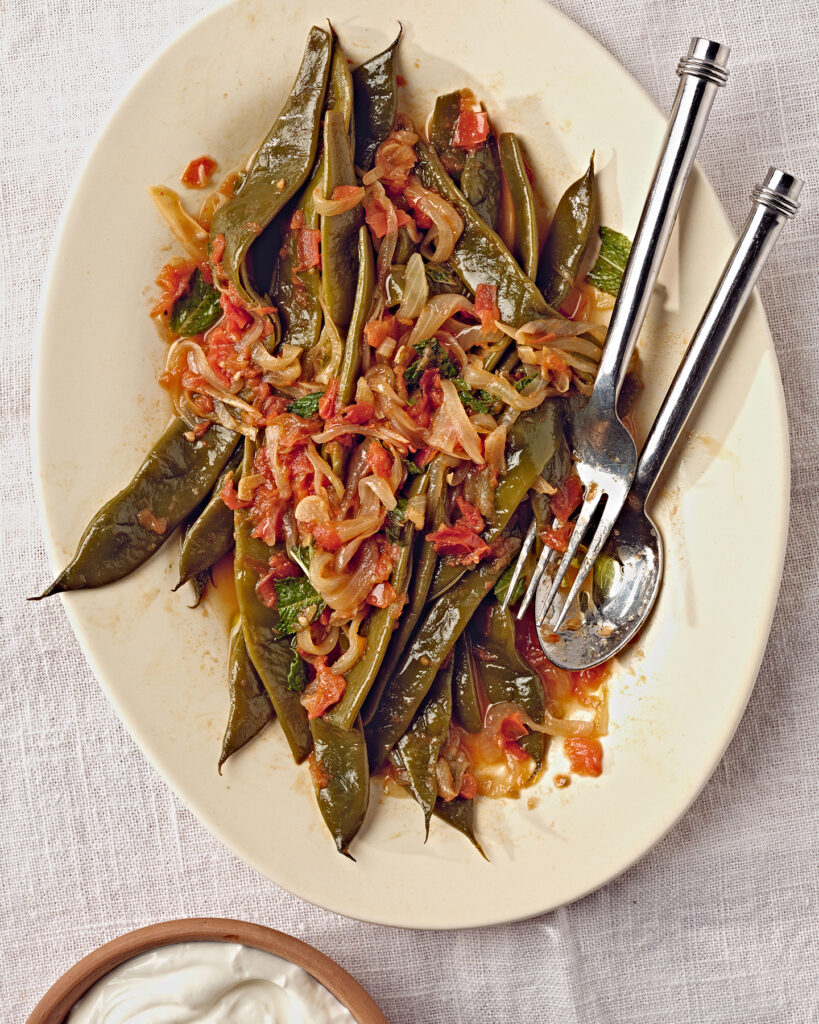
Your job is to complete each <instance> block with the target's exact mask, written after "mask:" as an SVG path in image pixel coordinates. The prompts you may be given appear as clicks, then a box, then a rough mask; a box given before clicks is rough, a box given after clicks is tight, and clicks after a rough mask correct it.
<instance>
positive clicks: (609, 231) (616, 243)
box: [586, 226, 631, 295]
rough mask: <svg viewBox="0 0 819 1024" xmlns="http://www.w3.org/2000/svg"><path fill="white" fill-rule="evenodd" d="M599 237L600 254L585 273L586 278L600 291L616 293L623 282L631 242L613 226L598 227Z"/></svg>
mask: <svg viewBox="0 0 819 1024" xmlns="http://www.w3.org/2000/svg"><path fill="white" fill-rule="evenodd" d="M600 238H601V239H602V245H601V246H600V254H599V255H598V257H597V261H596V263H595V264H594V266H593V267H592V269H591V271H590V273H588V274H587V275H586V280H587V281H588V282H589V284H593V285H594V287H595V288H599V289H600V291H601V292H606V293H607V294H609V295H617V294H618V292H619V291H620V285H621V284H622V283H623V271H624V270H625V269H626V263H627V262H628V257H629V253H630V252H631V242H630V241H629V239H628V238H626V236H625V235H622V234H620V232H619V231H615V230H614V228H607V227H603V226H601V227H600Z"/></svg>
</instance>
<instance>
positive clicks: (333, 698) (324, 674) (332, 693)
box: [299, 655, 347, 718]
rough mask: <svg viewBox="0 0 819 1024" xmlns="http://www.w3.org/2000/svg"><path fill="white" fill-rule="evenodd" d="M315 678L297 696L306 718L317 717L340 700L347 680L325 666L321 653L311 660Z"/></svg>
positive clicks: (324, 657)
mask: <svg viewBox="0 0 819 1024" xmlns="http://www.w3.org/2000/svg"><path fill="white" fill-rule="evenodd" d="M313 664H314V665H315V669H316V678H315V679H314V680H313V682H312V683H310V685H309V686H308V687H307V689H306V690H305V691H304V693H303V694H302V695H301V697H299V701H300V702H301V705H302V707H303V708H305V709H306V711H307V717H308V718H318V717H319V716H320V715H323V714H324V712H325V711H326V710H327V708H329V707H331V706H332V705H333V704H335V703H336V702H337V701H339V700H341V697H342V694H343V693H344V690H345V689H346V687H347V680H346V679H345V678H344V676H340V675H339V674H338V673H337V672H333V670H332V669H331V668H328V667H327V658H326V656H324V655H322V656H321V657H320V658H316V659H315V661H314V662H313Z"/></svg>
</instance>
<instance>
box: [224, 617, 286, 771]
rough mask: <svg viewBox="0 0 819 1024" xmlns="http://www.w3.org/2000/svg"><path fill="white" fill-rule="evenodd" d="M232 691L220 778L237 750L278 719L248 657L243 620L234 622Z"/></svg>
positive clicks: (230, 671) (229, 675)
mask: <svg viewBox="0 0 819 1024" xmlns="http://www.w3.org/2000/svg"><path fill="white" fill-rule="evenodd" d="M228 690H229V693H230V712H229V714H228V721H227V726H226V728H225V735H224V739H223V740H222V752H221V754H220V755H219V765H218V767H219V774H220V775H221V774H222V765H223V764H224V763H225V761H227V759H228V758H229V757H230V756H231V755H232V754H235V753H236V751H237V750H241V748H242V747H243V746H245V744H246V743H249V742H250V741H251V740H252V739H253V737H254V736H258V734H259V733H260V732H261V731H262V729H264V727H265V726H266V725H267V723H268V722H270V721H272V720H273V719H274V718H275V712H274V711H273V705H272V704H271V703H270V698H269V697H268V695H267V691H266V690H265V688H264V685H263V684H262V681H261V679H259V674H258V672H257V671H256V669H255V668H254V667H253V662H252V661H251V660H250V657H249V655H248V653H247V645H246V644H245V635H244V633H243V632H242V624H241V622H240V621H239V619H237V620H236V621H235V622H234V624H233V628H232V629H231V633H230V655H229V663H228Z"/></svg>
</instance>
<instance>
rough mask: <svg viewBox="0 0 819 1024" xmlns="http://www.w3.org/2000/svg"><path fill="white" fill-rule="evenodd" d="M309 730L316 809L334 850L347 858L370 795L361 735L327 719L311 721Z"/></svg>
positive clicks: (355, 728)
mask: <svg viewBox="0 0 819 1024" xmlns="http://www.w3.org/2000/svg"><path fill="white" fill-rule="evenodd" d="M310 730H311V732H312V735H313V745H314V752H315V759H316V763H315V770H314V771H313V773H312V774H313V785H314V788H315V792H316V800H317V802H318V805H319V810H320V811H321V816H322V818H324V823H325V825H326V826H327V829H328V831H329V832H330V835H331V836H332V837H333V840H334V841H335V844H336V849H337V850H338V852H339V853H343V854H344V856H345V857H350V854H349V852H348V848H349V846H350V843H351V842H352V841H353V839H354V837H355V834H356V833H357V832H358V830H359V829H360V828H361V824H362V822H363V821H364V816H365V814H366V813H367V802H368V800H369V796H370V773H369V766H368V764H367V746H366V744H365V742H364V733H363V732H362V729H361V725H360V724H358V725H356V726H355V727H354V728H352V729H341V728H339V726H337V725H334V724H333V723H332V722H330V721H328V720H327V719H326V718H314V719H313V720H312V721H311V722H310ZM350 860H355V858H354V857H350Z"/></svg>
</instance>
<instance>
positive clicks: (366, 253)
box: [338, 225, 375, 405]
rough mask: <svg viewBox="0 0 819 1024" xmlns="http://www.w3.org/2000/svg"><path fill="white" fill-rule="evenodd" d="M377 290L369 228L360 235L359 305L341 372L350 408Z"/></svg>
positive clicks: (343, 393) (340, 389)
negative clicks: (374, 291)
mask: <svg viewBox="0 0 819 1024" xmlns="http://www.w3.org/2000/svg"><path fill="white" fill-rule="evenodd" d="M374 288H375V261H374V259H373V247H372V243H371V242H370V233H369V231H368V230H367V227H366V225H363V226H362V227H361V228H360V229H359V232H358V282H357V284H356V290H355V302H354V304H353V315H352V318H351V319H350V326H349V327H348V329H347V338H346V341H345V342H344V356H343V358H342V360H341V370H340V371H339V385H338V397H339V401H340V402H342V403H343V404H344V405H347V404H348V403H349V402H351V401H352V399H353V396H354V395H355V387H356V381H357V379H358V370H359V367H360V366H361V339H362V338H363V337H364V325H365V324H366V322H367V317H368V315H369V312H370V306H371V305H372V299H373V289H374Z"/></svg>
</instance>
